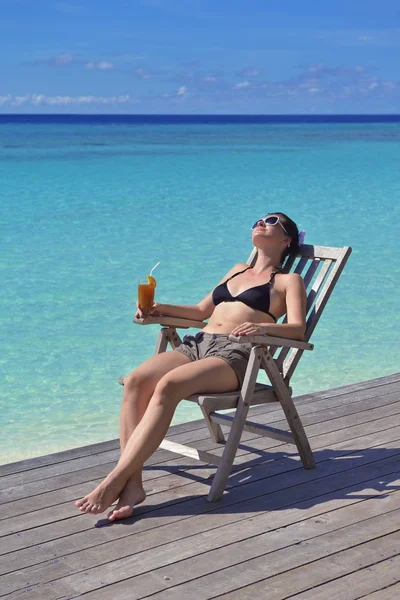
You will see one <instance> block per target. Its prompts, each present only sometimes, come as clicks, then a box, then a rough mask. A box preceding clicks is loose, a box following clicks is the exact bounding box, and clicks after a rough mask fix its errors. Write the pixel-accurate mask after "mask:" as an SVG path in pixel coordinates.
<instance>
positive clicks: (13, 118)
mask: <svg viewBox="0 0 400 600" xmlns="http://www.w3.org/2000/svg"><path fill="white" fill-rule="evenodd" d="M109 120H113V121H121V122H124V123H127V122H132V123H135V122H136V123H143V122H149V123H155V124H158V123H160V124H167V123H172V124H174V125H175V124H180V123H182V124H188V123H192V124H196V123H198V124H212V123H218V124H224V123H228V124H240V123H244V124H262V123H283V124H285V123H286V124H287V123H397V122H400V113H399V114H392V113H382V114H378V113H376V114H374V113H372V114H361V113H360V114H354V113H346V114H345V113H337V114H322V113H321V114H313V115H310V114H302V113H298V114H251V115H249V114H240V113H232V114H216V113H210V114H185V113H183V114H169V113H158V114H155V113H135V114H131V113H124V114H122V113H115V114H114V113H0V124H1V123H7V122H13V123H16V122H43V123H44V122H53V123H54V122H55V121H58V122H65V123H67V122H69V123H71V122H74V121H76V122H82V121H92V122H96V121H100V122H107V121H109Z"/></svg>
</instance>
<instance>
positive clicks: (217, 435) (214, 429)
mask: <svg viewBox="0 0 400 600" xmlns="http://www.w3.org/2000/svg"><path fill="white" fill-rule="evenodd" d="M200 408H201V412H202V413H203V417H204V419H205V422H206V424H207V427H208V431H209V432H210V435H211V437H212V439H213V441H214V442H215V443H216V444H224V443H225V436H224V434H223V433H222V429H221V426H220V425H218V424H217V423H213V422H212V421H211V419H210V412H212V411H211V410H207V409H205V408H204V407H203V406H200Z"/></svg>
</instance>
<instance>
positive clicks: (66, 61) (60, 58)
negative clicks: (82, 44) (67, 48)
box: [54, 52, 76, 65]
mask: <svg viewBox="0 0 400 600" xmlns="http://www.w3.org/2000/svg"><path fill="white" fill-rule="evenodd" d="M75 60H76V58H75V57H74V56H73V54H69V53H68V52H65V53H64V54H58V55H57V56H55V57H54V63H55V64H56V65H70V64H72V63H74V62H75Z"/></svg>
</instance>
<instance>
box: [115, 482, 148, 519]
mask: <svg viewBox="0 0 400 600" xmlns="http://www.w3.org/2000/svg"><path fill="white" fill-rule="evenodd" d="M145 499H146V492H145V491H144V489H143V486H142V484H141V483H138V482H137V481H135V480H134V479H129V481H127V482H126V484H125V487H124V489H123V490H122V492H121V495H120V497H119V501H118V504H117V506H116V507H115V508H114V509H113V510H112V511H111V512H110V513H109V514H108V515H107V518H108V519H109V520H110V521H116V520H117V519H127V518H128V517H130V516H131V515H132V513H133V509H134V507H135V506H137V505H138V504H140V503H141V502H143V501H144V500H145Z"/></svg>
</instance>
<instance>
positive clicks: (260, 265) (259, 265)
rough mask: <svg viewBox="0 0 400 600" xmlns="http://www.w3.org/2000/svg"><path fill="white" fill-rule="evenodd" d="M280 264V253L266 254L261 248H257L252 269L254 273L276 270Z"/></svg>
mask: <svg viewBox="0 0 400 600" xmlns="http://www.w3.org/2000/svg"><path fill="white" fill-rule="evenodd" d="M279 266H280V255H278V253H276V255H272V254H267V253H266V252H264V251H263V250H258V253H257V260H256V263H255V265H254V267H253V271H254V272H256V273H262V272H263V271H276V270H277V269H279Z"/></svg>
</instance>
